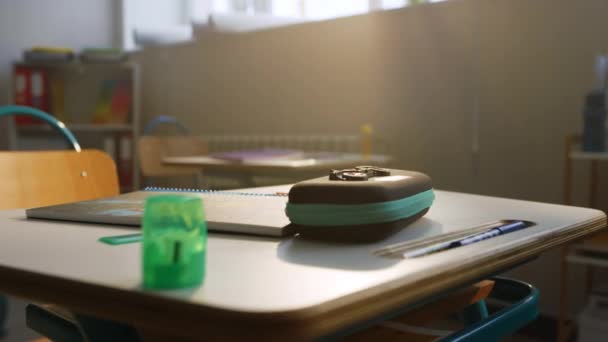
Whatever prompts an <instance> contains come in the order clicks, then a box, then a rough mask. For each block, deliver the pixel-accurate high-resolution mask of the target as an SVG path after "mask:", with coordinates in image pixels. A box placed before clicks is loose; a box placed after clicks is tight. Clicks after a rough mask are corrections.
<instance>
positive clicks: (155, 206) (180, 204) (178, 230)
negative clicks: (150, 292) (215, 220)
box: [142, 195, 207, 289]
mask: <svg viewBox="0 0 608 342" xmlns="http://www.w3.org/2000/svg"><path fill="white" fill-rule="evenodd" d="M143 231H144V233H143V234H144V238H143V244H142V258H143V260H142V264H143V275H144V281H143V285H144V288H147V289H177V288H188V287H195V286H198V285H200V284H201V283H202V282H203V279H204V277H205V252H206V248H207V224H206V222H205V214H204V211H203V203H202V200H201V199H200V198H198V197H191V196H178V195H160V196H153V197H149V198H148V199H147V200H146V205H145V211H144V219H143Z"/></svg>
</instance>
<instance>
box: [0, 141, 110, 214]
mask: <svg viewBox="0 0 608 342" xmlns="http://www.w3.org/2000/svg"><path fill="white" fill-rule="evenodd" d="M118 193H119V187H118V176H117V173H116V165H115V164H114V161H113V160H112V158H110V156H108V155H107V154H106V153H104V152H101V151H97V150H83V151H82V152H76V151H31V152H30V151H27V152H13V151H10V152H8V151H7V152H4V151H3V152H0V209H14V208H31V207H38V206H46V205H53V204H60V203H68V202H75V201H82V200H88V199H94V198H101V197H108V196H114V195H116V194H118Z"/></svg>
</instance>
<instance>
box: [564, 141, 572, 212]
mask: <svg viewBox="0 0 608 342" xmlns="http://www.w3.org/2000/svg"><path fill="white" fill-rule="evenodd" d="M568 148H569V145H566V156H565V159H564V204H566V205H571V204H572V160H571V159H570V154H569V153H568Z"/></svg>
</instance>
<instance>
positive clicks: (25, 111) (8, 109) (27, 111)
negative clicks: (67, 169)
mask: <svg viewBox="0 0 608 342" xmlns="http://www.w3.org/2000/svg"><path fill="white" fill-rule="evenodd" d="M9 115H28V116H32V117H34V118H36V119H40V120H42V121H44V122H46V123H48V124H49V125H51V126H52V127H53V128H55V129H57V130H58V131H59V132H60V133H61V134H62V135H63V137H64V138H65V140H66V141H67V142H68V144H70V145H71V146H72V147H73V148H74V150H76V151H77V152H80V144H78V140H76V137H74V134H72V132H71V131H70V130H69V129H68V128H67V127H66V126H65V124H64V123H63V122H61V121H59V120H57V119H56V118H55V117H53V116H52V115H50V114H47V113H45V112H43V111H41V110H39V109H36V108H31V107H26V106H13V105H9V106H0V117H2V116H9Z"/></svg>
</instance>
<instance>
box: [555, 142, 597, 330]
mask: <svg viewBox="0 0 608 342" xmlns="http://www.w3.org/2000/svg"><path fill="white" fill-rule="evenodd" d="M581 142H582V137H581V136H580V135H573V136H568V137H566V143H565V149H564V152H565V153H564V204H566V205H573V201H572V197H573V194H572V188H573V162H574V161H575V160H576V161H585V162H589V163H590V164H591V165H590V172H589V189H588V195H589V198H588V202H587V205H586V206H588V207H590V208H597V206H598V201H597V199H598V188H599V177H600V173H599V163H600V162H601V161H606V160H608V152H585V151H583V150H582V147H581ZM600 255H601V257H600ZM606 257H608V232H606V231H604V232H600V233H598V234H596V235H595V236H592V237H589V238H587V239H585V241H583V242H580V243H578V244H569V245H565V246H563V247H562V249H561V253H560V259H561V260H560V310H559V319H558V327H557V341H558V342H565V341H569V340H570V338H571V336H572V335H573V333H574V331H575V325H576V324H575V322H573V321H572V320H570V317H569V315H568V295H569V292H568V281H569V278H568V272H569V265H570V264H577V265H579V266H584V267H585V268H586V270H585V271H586V275H585V279H584V282H585V298H586V299H587V298H588V297H589V296H590V295H591V293H592V290H593V278H594V269H595V268H605V267H608V258H606Z"/></svg>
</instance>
